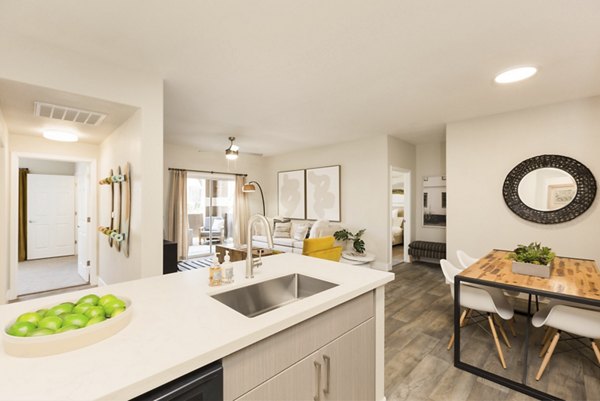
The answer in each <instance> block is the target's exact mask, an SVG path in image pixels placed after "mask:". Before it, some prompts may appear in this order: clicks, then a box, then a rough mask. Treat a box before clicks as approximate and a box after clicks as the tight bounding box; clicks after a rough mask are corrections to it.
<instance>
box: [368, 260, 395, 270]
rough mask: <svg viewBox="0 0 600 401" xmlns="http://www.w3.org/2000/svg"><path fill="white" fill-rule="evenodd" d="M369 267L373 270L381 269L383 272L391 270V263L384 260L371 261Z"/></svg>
mask: <svg viewBox="0 0 600 401" xmlns="http://www.w3.org/2000/svg"><path fill="white" fill-rule="evenodd" d="M371 268H373V269H375V270H382V271H384V272H389V271H391V270H392V264H391V263H385V262H377V261H375V262H373V263H372V265H371Z"/></svg>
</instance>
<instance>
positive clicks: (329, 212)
mask: <svg viewBox="0 0 600 401" xmlns="http://www.w3.org/2000/svg"><path fill="white" fill-rule="evenodd" d="M340 205H341V198H340V166H329V167H319V168H310V169H306V218H307V219H309V220H329V221H340V220H341V215H340V214H341V213H340V209H341V206H340Z"/></svg>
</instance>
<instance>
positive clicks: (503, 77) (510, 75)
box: [494, 67, 537, 84]
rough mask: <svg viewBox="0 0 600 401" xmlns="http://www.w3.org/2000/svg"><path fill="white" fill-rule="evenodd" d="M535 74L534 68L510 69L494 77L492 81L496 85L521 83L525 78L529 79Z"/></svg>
mask: <svg viewBox="0 0 600 401" xmlns="http://www.w3.org/2000/svg"><path fill="white" fill-rule="evenodd" d="M536 73H537V68H535V67H517V68H511V69H510V70H507V71H504V72H501V73H500V74H498V75H496V78H494V81H496V83H498V84H510V83H512V82H518V81H522V80H524V79H527V78H531V77H532V76H534V75H535V74H536Z"/></svg>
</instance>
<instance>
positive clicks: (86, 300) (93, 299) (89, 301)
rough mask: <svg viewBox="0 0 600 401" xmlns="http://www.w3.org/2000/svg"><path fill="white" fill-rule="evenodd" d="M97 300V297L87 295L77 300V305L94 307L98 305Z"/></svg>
mask: <svg viewBox="0 0 600 401" xmlns="http://www.w3.org/2000/svg"><path fill="white" fill-rule="evenodd" d="M99 300H100V297H99V296H98V295H96V294H88V295H85V296H83V297H81V298H79V301H77V305H81V304H89V305H92V306H96V305H98V301H99Z"/></svg>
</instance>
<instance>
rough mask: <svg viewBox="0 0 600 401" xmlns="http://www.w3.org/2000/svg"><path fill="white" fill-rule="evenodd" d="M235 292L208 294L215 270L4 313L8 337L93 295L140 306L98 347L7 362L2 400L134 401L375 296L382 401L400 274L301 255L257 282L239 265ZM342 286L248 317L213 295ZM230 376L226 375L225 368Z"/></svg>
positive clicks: (267, 267) (266, 267)
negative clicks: (272, 284) (266, 284)
mask: <svg viewBox="0 0 600 401" xmlns="http://www.w3.org/2000/svg"><path fill="white" fill-rule="evenodd" d="M234 271H235V283H234V284H228V285H224V286H221V287H209V286H208V269H200V270H194V271H188V272H182V273H178V274H171V275H166V276H158V277H151V278H146V279H141V280H135V281H130V282H124V283H119V284H114V285H109V286H105V287H99V288H95V289H90V290H84V291H77V292H73V293H67V294H60V295H55V296H52V297H47V298H40V299H35V300H31V301H27V302H21V303H15V304H10V305H3V306H0V323H1V324H2V327H3V328H5V327H6V326H7V325H8V324H10V323H11V322H12V321H13V320H14V319H15V318H16V317H17V316H18V315H19V314H21V313H24V312H27V311H32V310H37V309H40V308H44V307H47V306H49V305H53V304H56V303H60V302H65V301H75V300H77V299H79V298H80V297H81V296H83V295H85V294H89V293H97V294H99V295H102V294H108V293H113V294H115V295H117V296H125V297H127V298H129V299H130V300H131V301H132V308H131V311H132V320H131V322H130V323H129V324H128V325H127V327H125V328H124V329H123V330H122V331H120V332H118V333H116V334H115V335H113V336H112V337H110V338H108V339H106V340H103V341H100V342H98V343H96V344H93V345H90V346H87V347H84V348H80V349H77V350H74V351H70V352H66V353H62V354H57V355H51V356H46V357H38V358H18V357H13V356H10V355H7V354H6V353H5V352H4V349H3V350H2V352H1V353H0V371H1V372H2V374H1V375H0V400H9V399H10V400H83V399H95V400H97V399H105V400H115V399H130V398H132V397H135V396H137V395H139V394H142V393H145V392H147V391H149V390H151V389H153V388H156V387H158V386H160V385H162V384H164V383H167V382H169V381H171V380H173V379H176V378H178V377H180V376H183V375H185V374H187V373H189V372H191V371H193V370H195V369H198V368H199V367H202V366H205V365H208V364H209V363H211V362H213V361H217V360H219V359H222V358H225V357H227V356H229V355H232V354H236V353H238V352H240V351H242V350H244V349H246V348H249V347H250V346H252V345H253V344H257V343H259V342H261V341H263V340H266V339H268V338H269V337H272V336H274V335H275V334H278V333H280V332H282V331H285V330H286V329H289V328H292V327H293V326H297V325H298V324H299V323H302V322H305V321H307V320H309V319H311V318H314V317H316V316H317V315H322V314H323V313H324V312H326V311H329V310H331V309H333V308H336V307H338V306H340V305H342V304H345V303H347V302H348V301H351V300H354V299H355V298H358V297H360V296H361V295H363V294H367V293H372V294H373V297H372V299H373V301H372V305H373V311H372V316H373V317H372V318H371V319H372V322H373V325H374V327H375V329H374V342H375V344H374V349H375V360H374V370H375V371H374V376H375V384H374V387H375V399H376V400H383V399H384V398H385V397H384V394H383V387H384V383H383V378H384V372H383V367H384V360H383V358H384V352H383V341H384V305H385V300H384V285H385V284H386V283H387V282H389V281H391V280H393V274H391V273H386V272H381V271H377V270H373V269H366V268H364V267H354V266H349V265H345V264H340V263H335V262H330V261H326V260H321V259H316V258H310V257H305V256H301V255H296V254H291V253H288V254H281V255H275V256H270V257H269V258H265V259H263V266H262V267H261V268H259V269H258V270H255V277H254V278H253V279H249V280H246V279H245V278H244V271H245V264H244V262H237V263H234ZM294 273H298V274H303V275H306V276H309V277H314V278H318V279H321V280H325V281H329V282H331V283H335V284H337V286H335V287H333V288H330V289H328V290H326V291H323V292H320V293H317V294H315V295H312V296H310V297H308V298H305V299H301V300H299V301H297V302H293V303H290V304H288V305H285V306H282V307H280V308H277V309H274V310H271V311H269V312H267V313H264V314H262V315H259V316H256V317H253V318H249V317H246V316H244V315H242V314H240V313H238V312H236V311H235V310H233V309H231V308H229V307H228V306H226V305H224V304H222V303H220V302H219V301H217V300H215V299H214V298H212V297H211V295H214V294H217V293H221V292H224V291H229V290H232V289H235V288H239V287H244V286H247V285H249V284H254V283H257V282H261V281H266V280H269V279H273V278H276V277H281V276H285V275H288V274H294ZM225 369H226V367H225Z"/></svg>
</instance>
